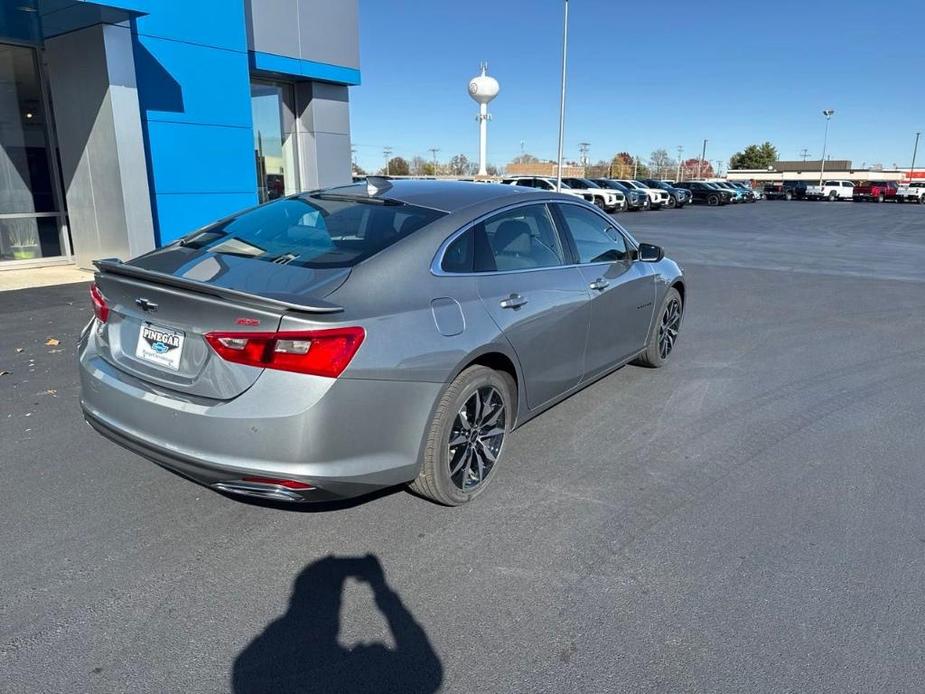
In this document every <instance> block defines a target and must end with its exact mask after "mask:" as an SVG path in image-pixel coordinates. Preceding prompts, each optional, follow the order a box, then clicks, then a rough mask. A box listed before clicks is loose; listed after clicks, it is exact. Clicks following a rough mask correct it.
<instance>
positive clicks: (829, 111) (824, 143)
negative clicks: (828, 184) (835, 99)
mask: <svg viewBox="0 0 925 694" xmlns="http://www.w3.org/2000/svg"><path fill="white" fill-rule="evenodd" d="M822 115H823V116H825V139H824V140H823V141H822V163H821V165H820V166H819V185H820V186H821V185H822V178H823V176H825V151H826V149H827V148H828V146H829V121H830V120H832V116H834V115H835V109H831V108H827V109H826V110H824V111H823V112H822Z"/></svg>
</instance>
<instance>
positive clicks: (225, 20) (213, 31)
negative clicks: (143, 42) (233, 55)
mask: <svg viewBox="0 0 925 694" xmlns="http://www.w3.org/2000/svg"><path fill="white" fill-rule="evenodd" d="M139 4H143V3H139ZM149 4H150V8H151V9H150V14H145V15H142V16H139V17H138V18H137V19H136V20H135V23H136V30H137V32H138V33H139V34H141V35H144V36H156V37H159V38H164V39H172V40H174V41H185V42H187V43H195V44H199V45H202V46H212V47H214V48H224V49H226V50H230V51H242V52H244V51H246V50H247V31H246V29H245V24H244V2H243V0H185V1H184V0H161V2H157V3H156V4H152V3H149Z"/></svg>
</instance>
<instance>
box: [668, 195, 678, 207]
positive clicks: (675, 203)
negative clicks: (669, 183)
mask: <svg viewBox="0 0 925 694" xmlns="http://www.w3.org/2000/svg"><path fill="white" fill-rule="evenodd" d="M677 206H678V201H677V200H676V199H675V197H674V195H669V196H668V209H669V210H673V209H674V208H676V207H677Z"/></svg>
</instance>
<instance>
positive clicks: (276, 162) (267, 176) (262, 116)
mask: <svg viewBox="0 0 925 694" xmlns="http://www.w3.org/2000/svg"><path fill="white" fill-rule="evenodd" d="M293 92H294V90H293V88H292V85H291V84H285V83H277V82H251V113H252V115H253V120H254V158H255V160H256V164H257V196H258V197H259V199H260V202H267V201H268V200H275V199H276V198H281V197H283V196H284V195H292V194H293V193H297V192H299V180H298V168H297V167H296V132H295V130H296V128H295V116H294V112H293V104H294V102H295V98H294V94H293Z"/></svg>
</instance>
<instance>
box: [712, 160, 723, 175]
mask: <svg viewBox="0 0 925 694" xmlns="http://www.w3.org/2000/svg"><path fill="white" fill-rule="evenodd" d="M722 170H723V160H722V159H717V160H716V171H715V172H714V173H715V174H716V175H717V176H722Z"/></svg>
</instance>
